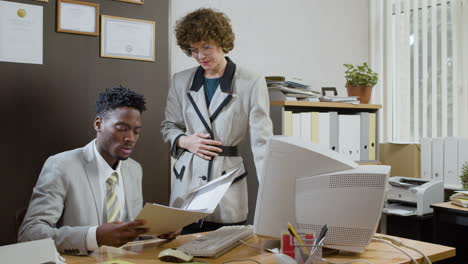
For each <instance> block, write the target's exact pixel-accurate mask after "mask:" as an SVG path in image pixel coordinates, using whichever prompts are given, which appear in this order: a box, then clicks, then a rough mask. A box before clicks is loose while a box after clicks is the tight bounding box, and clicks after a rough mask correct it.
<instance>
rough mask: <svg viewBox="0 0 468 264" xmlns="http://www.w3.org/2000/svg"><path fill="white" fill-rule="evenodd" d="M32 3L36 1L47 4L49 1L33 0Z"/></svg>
mask: <svg viewBox="0 0 468 264" xmlns="http://www.w3.org/2000/svg"><path fill="white" fill-rule="evenodd" d="M34 1H37V2H44V3H48V2H49V0H34Z"/></svg>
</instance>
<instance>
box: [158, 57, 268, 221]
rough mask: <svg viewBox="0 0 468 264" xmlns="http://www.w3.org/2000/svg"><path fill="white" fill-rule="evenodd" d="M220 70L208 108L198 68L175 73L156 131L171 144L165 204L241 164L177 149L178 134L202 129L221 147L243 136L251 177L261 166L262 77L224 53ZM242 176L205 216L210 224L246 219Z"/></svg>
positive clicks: (264, 88)
mask: <svg viewBox="0 0 468 264" xmlns="http://www.w3.org/2000/svg"><path fill="white" fill-rule="evenodd" d="M227 60H228V64H227V66H226V70H225V72H224V75H223V77H222V78H221V81H220V86H219V89H217V90H216V92H215V94H214V96H213V99H212V100H211V103H210V105H209V107H207V104H206V100H205V92H204V89H203V85H204V76H203V69H202V68H201V67H196V68H191V69H188V70H185V71H182V72H179V73H176V74H175V75H174V77H173V79H172V85H171V87H170V89H169V94H168V97H167V104H166V111H165V120H164V121H163V122H162V124H161V133H162V136H163V139H164V141H165V142H167V143H170V144H171V155H172V156H173V157H174V158H176V159H177V160H176V162H175V164H174V168H173V171H174V175H175V177H176V179H174V180H173V184H172V188H171V205H174V201H176V199H177V198H178V197H184V195H186V194H188V193H189V191H190V190H193V189H195V188H197V187H199V186H201V185H204V184H206V183H207V182H208V181H210V180H212V179H216V178H217V177H220V176H221V175H222V174H223V173H224V172H225V171H227V170H230V169H233V168H236V167H239V166H242V167H243V168H242V170H241V172H240V173H243V172H244V171H245V168H244V165H243V159H242V157H240V156H234V157H225V156H220V157H216V158H214V159H213V160H212V161H206V160H204V159H202V158H200V157H198V156H196V155H194V154H192V153H191V152H188V151H184V150H183V149H180V148H177V146H176V145H177V141H178V139H179V137H180V136H181V135H184V134H185V135H192V134H195V133H208V134H210V137H211V138H212V139H215V140H219V141H221V142H222V143H223V145H225V146H239V145H240V144H241V143H242V142H243V141H244V139H245V138H247V135H250V145H251V148H252V153H253V156H254V159H255V167H256V170H257V177H258V178H260V177H261V175H262V169H263V159H264V155H265V146H266V142H267V140H268V139H269V138H270V137H271V136H272V134H273V129H272V122H271V119H270V101H269V97H268V90H267V86H266V82H265V78H264V77H263V76H261V75H258V74H256V73H254V72H252V71H249V70H247V69H246V68H244V67H241V66H237V65H235V64H234V63H233V62H232V61H231V60H230V59H229V58H228V59H227ZM247 213H248V199H247V181H246V179H245V178H244V179H242V180H239V181H237V182H235V183H234V184H232V185H231V187H230V188H229V190H228V191H227V192H226V194H225V195H224V197H223V199H222V200H221V202H220V204H219V205H218V207H217V208H216V210H215V212H213V214H211V215H210V216H209V217H207V218H206V220H207V221H212V222H216V223H237V222H241V221H244V220H246V219H247Z"/></svg>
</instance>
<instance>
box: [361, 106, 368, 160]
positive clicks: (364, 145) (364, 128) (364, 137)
mask: <svg viewBox="0 0 468 264" xmlns="http://www.w3.org/2000/svg"><path fill="white" fill-rule="evenodd" d="M359 114H360V115H361V147H360V149H361V158H360V159H361V160H369V130H370V128H369V112H361V113H359Z"/></svg>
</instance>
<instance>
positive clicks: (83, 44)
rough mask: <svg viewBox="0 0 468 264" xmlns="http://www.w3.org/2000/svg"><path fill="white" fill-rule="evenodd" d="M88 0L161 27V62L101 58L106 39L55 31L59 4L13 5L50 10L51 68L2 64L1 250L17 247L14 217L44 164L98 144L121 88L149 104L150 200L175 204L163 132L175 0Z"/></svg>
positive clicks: (145, 143)
mask: <svg viewBox="0 0 468 264" xmlns="http://www.w3.org/2000/svg"><path fill="white" fill-rule="evenodd" d="M7 1H9V0H7ZM86 1H87V2H94V3H99V4H100V13H101V14H105V15H113V16H121V17H129V18H137V19H145V20H153V21H156V62H142V61H132V60H120V59H109V58H100V57H99V46H100V38H99V37H90V36H84V35H76V34H66V33H57V32H56V31H55V28H56V24H55V19H56V1H55V0H49V3H41V2H36V1H32V0H17V1H12V2H19V3H25V4H33V5H40V6H43V10H44V64H43V65H31V64H19V63H7V62H0V95H1V99H0V100H1V103H0V110H1V112H0V116H1V117H0V122H1V134H0V135H1V138H2V146H3V147H2V148H1V149H2V150H1V151H0V153H1V156H0V158H1V167H2V170H1V171H2V173H1V174H0V175H1V176H0V177H1V179H2V181H3V183H2V184H1V185H0V201H1V202H0V203H1V207H0V210H1V212H2V217H1V218H0V234H2V236H0V245H4V244H9V243H13V242H14V241H15V237H16V234H15V232H14V229H15V225H14V216H15V211H16V210H18V209H20V208H22V207H26V206H27V204H28V202H29V199H30V196H31V191H32V188H33V187H34V185H35V183H36V181H37V177H38V176H39V172H40V170H41V168H42V165H43V164H44V161H45V160H46V159H47V157H49V156H51V155H53V154H56V153H58V152H62V151H65V150H69V149H73V148H77V147H82V146H84V145H85V144H87V143H88V142H89V141H91V140H92V139H93V138H94V136H95V132H94V130H93V127H92V122H93V120H94V102H95V100H96V97H97V95H98V94H99V93H100V92H101V91H102V90H104V89H105V88H109V87H115V86H118V85H120V84H122V85H123V86H127V87H128V88H130V89H132V90H135V91H137V92H140V93H143V94H144V95H145V96H146V99H147V106H148V111H146V112H145V113H144V114H143V126H144V128H143V132H142V136H141V137H140V141H139V143H138V145H137V149H136V150H135V153H134V154H133V156H132V158H134V159H136V160H137V161H139V162H140V163H141V164H142V166H143V172H144V181H143V192H144V193H143V195H144V199H145V201H149V202H157V203H162V204H167V202H168V186H169V183H168V172H169V167H168V164H169V155H168V150H169V148H168V146H167V145H165V144H164V143H163V142H162V140H161V136H160V133H159V126H160V123H161V121H162V118H163V111H164V106H165V99H166V96H167V90H168V85H169V53H168V50H169V48H168V16H169V0H158V1H155V0H147V1H145V3H144V5H135V4H129V3H124V2H117V1H111V0H86Z"/></svg>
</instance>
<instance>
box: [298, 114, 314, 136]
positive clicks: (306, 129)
mask: <svg viewBox="0 0 468 264" xmlns="http://www.w3.org/2000/svg"><path fill="white" fill-rule="evenodd" d="M300 116H301V138H302V139H303V140H305V141H307V142H310V141H311V140H312V136H311V131H312V128H311V126H312V113H310V112H304V113H300Z"/></svg>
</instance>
